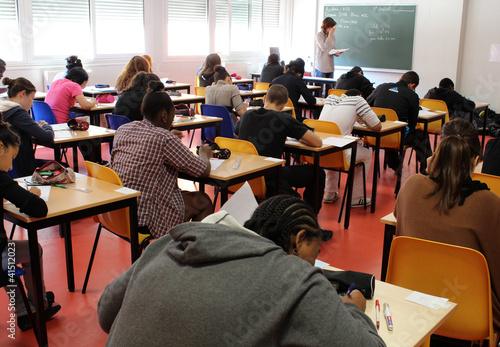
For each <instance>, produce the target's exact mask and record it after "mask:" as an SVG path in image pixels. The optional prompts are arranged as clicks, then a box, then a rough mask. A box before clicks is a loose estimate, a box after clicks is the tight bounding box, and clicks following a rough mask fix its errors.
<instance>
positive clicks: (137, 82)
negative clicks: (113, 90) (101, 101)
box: [113, 71, 160, 121]
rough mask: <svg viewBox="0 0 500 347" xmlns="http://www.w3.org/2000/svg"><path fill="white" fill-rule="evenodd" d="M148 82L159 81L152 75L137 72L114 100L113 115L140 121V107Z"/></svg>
mask: <svg viewBox="0 0 500 347" xmlns="http://www.w3.org/2000/svg"><path fill="white" fill-rule="evenodd" d="M149 81H158V82H159V81H160V78H159V77H158V76H157V75H155V74H154V73H146V72H142V71H141V72H139V73H138V74H137V75H135V76H134V78H132V81H131V82H130V84H129V86H128V88H127V89H125V90H124V91H123V92H122V94H121V95H120V97H119V98H118V100H116V105H115V110H114V111H113V113H114V114H118V115H121V116H125V117H128V118H129V119H130V120H131V121H134V120H142V119H143V117H142V113H141V105H142V99H144V96H145V95H146V90H147V89H148V83H149Z"/></svg>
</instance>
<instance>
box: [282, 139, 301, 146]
mask: <svg viewBox="0 0 500 347" xmlns="http://www.w3.org/2000/svg"><path fill="white" fill-rule="evenodd" d="M285 143H287V144H296V145H297V144H300V141H299V140H295V139H292V138H291V137H287V138H286V141H285Z"/></svg>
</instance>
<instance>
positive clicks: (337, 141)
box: [323, 136, 359, 147]
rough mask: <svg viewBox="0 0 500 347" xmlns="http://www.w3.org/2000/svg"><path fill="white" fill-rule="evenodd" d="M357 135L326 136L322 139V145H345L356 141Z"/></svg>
mask: <svg viewBox="0 0 500 347" xmlns="http://www.w3.org/2000/svg"><path fill="white" fill-rule="evenodd" d="M358 140H359V139H358V138H357V137H353V136H344V137H327V138H326V139H324V140H323V144H324V145H331V146H335V147H344V146H345V145H348V144H350V143H351V142H353V141H358Z"/></svg>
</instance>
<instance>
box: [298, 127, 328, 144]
mask: <svg viewBox="0 0 500 347" xmlns="http://www.w3.org/2000/svg"><path fill="white" fill-rule="evenodd" d="M300 141H302V142H304V143H306V144H308V145H309V146H312V147H321V146H322V145H323V141H322V140H321V138H320V137H319V136H318V135H316V134H315V133H313V132H312V131H311V130H307V131H306V133H305V134H304V136H302V137H301V138H300Z"/></svg>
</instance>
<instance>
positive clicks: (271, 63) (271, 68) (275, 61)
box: [260, 53, 284, 83]
mask: <svg viewBox="0 0 500 347" xmlns="http://www.w3.org/2000/svg"><path fill="white" fill-rule="evenodd" d="M283 73H284V66H282V65H281V64H280V56H279V55H277V54H276V53H271V54H270V55H269V57H268V58H267V64H266V65H264V67H263V68H262V73H261V74H260V81H261V82H264V83H271V82H272V81H273V79H275V78H276V77H279V76H281V75H283Z"/></svg>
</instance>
